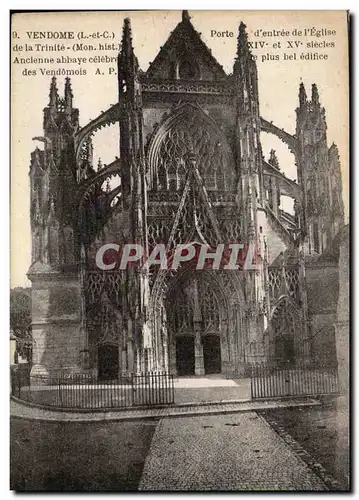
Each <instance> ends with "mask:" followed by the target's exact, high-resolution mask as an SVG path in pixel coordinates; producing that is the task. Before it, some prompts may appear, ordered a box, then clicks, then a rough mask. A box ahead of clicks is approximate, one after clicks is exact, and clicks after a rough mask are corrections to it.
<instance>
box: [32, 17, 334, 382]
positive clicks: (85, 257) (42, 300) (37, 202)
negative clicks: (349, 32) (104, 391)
mask: <svg viewBox="0 0 359 500" xmlns="http://www.w3.org/2000/svg"><path fill="white" fill-rule="evenodd" d="M56 85H57V84H56V79H55V78H53V79H52V81H51V85H50V98H49V103H48V105H47V107H46V108H45V109H44V135H43V137H38V138H36V139H37V140H40V141H42V142H43V148H42V149H39V148H36V149H35V151H34V152H33V153H32V155H31V166H30V182H31V230H32V265H31V267H30V269H29V272H28V276H29V278H30V280H31V281H32V304H33V311H32V321H33V324H32V331H33V338H34V347H33V367H32V374H33V376H35V375H38V374H49V373H53V372H58V371H62V372H77V371H83V370H85V371H88V370H90V371H92V372H94V373H97V374H98V376H99V377H100V378H111V377H116V376H117V375H119V374H128V373H133V372H138V371H145V370H169V371H170V372H172V373H175V374H196V375H203V374H205V373H214V372H221V371H222V372H224V371H228V370H238V371H241V370H244V369H245V367H246V366H247V365H248V363H250V362H253V361H255V360H258V359H260V360H271V361H275V362H278V363H290V364H291V366H294V365H295V364H296V363H302V362H305V363H309V362H310V361H311V360H312V359H313V356H314V355H315V349H314V347H313V345H314V344H313V343H314V340H313V339H315V338H318V336H317V335H316V333H317V331H319V330H320V331H321V332H322V333H321V338H325V339H326V342H327V343H328V345H329V348H331V347H330V346H333V345H335V342H334V338H332V339H331V337H330V335H331V334H330V330H331V328H332V327H333V324H334V322H335V308H336V303H334V302H335V301H334V302H333V300H332V299H329V302H328V303H327V304H324V306H323V307H321V306H320V307H319V309H318V307H317V306H316V302H317V297H316V294H315V293H314V296H312V297H308V293H309V292H310V291H311V290H312V289H313V287H314V289H315V287H317V286H318V282H319V283H320V281H318V279H319V278H320V277H322V275H323V269H322V268H321V264H320V263H318V262H317V261H318V258H319V257H320V256H321V254H323V253H325V251H326V249H327V248H328V247H329V246H330V244H331V242H332V241H333V239H334V237H335V235H336V233H337V232H338V231H339V229H340V228H341V227H342V225H343V203H342V192H341V191H342V188H341V174H340V162H339V155H338V150H337V147H336V146H335V145H334V144H333V145H332V146H331V147H330V148H329V149H328V145H327V138H326V121H325V111H324V108H323V107H322V106H321V104H320V101H319V94H318V89H317V87H316V85H315V84H313V86H312V93H311V98H310V100H309V99H308V97H307V95H306V90H305V88H304V86H303V84H300V89H299V105H298V108H297V110H296V113H297V123H296V133H295V135H291V134H289V133H287V132H286V131H284V130H283V129H280V128H278V127H277V126H275V125H274V124H273V122H272V121H267V120H266V119H264V118H263V117H262V116H261V114H260V106H259V96H258V76H257V67H256V62H255V61H254V59H253V57H252V55H251V52H250V50H249V47H248V40H247V33H246V29H245V25H244V24H243V23H242V24H241V25H240V26H239V33H238V46H237V54H236V56H235V60H234V66H233V73H232V74H230V75H227V74H226V73H225V71H224V70H223V68H222V66H221V65H220V64H219V63H218V62H217V61H216V60H215V58H214V57H213V56H212V54H211V51H210V50H209V49H208V48H207V47H206V45H205V44H204V43H203V41H202V40H201V37H200V35H199V33H197V32H196V30H195V28H194V27H193V25H192V23H191V21H190V17H189V15H188V13H187V12H186V11H184V12H183V14H182V20H181V22H179V24H178V25H177V27H176V28H175V30H174V31H173V32H172V33H171V35H170V37H169V38H168V40H167V42H166V43H165V45H164V46H163V47H162V48H161V50H160V52H159V53H158V55H157V56H156V58H155V60H154V61H153V62H152V63H151V64H150V66H149V68H148V70H147V71H146V72H143V71H141V70H140V68H139V65H138V61H137V58H136V57H135V54H134V49H133V46H132V40H131V26H130V21H129V20H128V19H126V20H125V22H124V27H123V39H122V46H121V51H120V53H119V56H118V89H119V98H118V102H117V103H116V104H115V105H112V106H111V107H110V108H109V109H108V110H106V111H105V112H102V113H101V114H100V115H99V116H98V117H97V118H96V119H94V120H92V121H91V122H90V123H88V124H87V125H85V126H84V127H80V124H79V111H78V109H76V108H75V107H74V106H73V94H72V89H71V84H70V80H69V79H68V78H67V79H66V83H65V94H64V97H63V98H62V97H59V95H58V90H57V86H56ZM113 123H118V124H119V129H120V143H119V153H118V155H119V156H118V157H116V158H115V159H114V161H113V162H112V163H111V164H109V165H102V164H101V162H99V165H98V166H94V165H93V158H92V156H93V149H92V143H91V136H92V135H93V134H94V133H96V131H97V130H98V129H100V128H101V127H103V126H106V125H109V124H113ZM261 132H266V133H270V134H274V135H275V136H277V137H279V139H280V140H282V141H283V142H284V143H285V144H286V145H287V146H288V148H289V149H290V151H291V152H292V153H293V155H294V156H295V162H296V165H297V169H298V181H297V182H295V181H293V180H290V179H288V178H287V177H286V176H285V175H284V174H283V172H282V171H281V169H280V166H279V163H278V160H277V157H276V154H275V151H274V150H272V151H271V153H270V157H269V158H267V159H266V158H264V156H263V154H262V149H261V140H260V135H261ZM282 195H285V196H290V197H292V198H293V200H294V214H289V213H287V212H285V211H284V210H282V208H281V196H282ZM114 241H116V242H118V243H126V242H131V243H133V242H136V243H139V244H141V245H143V246H144V248H145V249H146V250H147V251H149V250H150V249H151V248H152V247H153V246H154V245H155V244H156V243H164V244H165V245H166V247H167V249H173V248H174V247H175V246H176V245H178V244H181V243H188V242H193V241H196V242H200V243H204V244H207V245H208V246H209V247H212V248H215V247H216V245H217V244H218V243H226V244H228V243H238V242H240V243H246V244H250V243H253V244H254V245H255V247H256V249H257V269H255V270H247V271H246V270H241V269H239V270H223V269H220V270H212V269H210V268H206V269H204V270H198V271H196V270H195V269H192V268H191V267H188V266H187V267H183V268H179V270H177V271H174V270H172V271H171V270H169V271H167V270H164V269H157V268H158V267H159V266H156V269H152V268H151V269H146V268H142V269H140V268H136V267H133V268H131V269H129V270H125V271H121V270H119V269H114V270H113V271H101V270H100V269H98V268H96V266H94V265H93V263H94V256H95V253H96V250H97V249H98V248H99V246H101V245H102V244H104V243H108V242H114ZM318 269H319V271H318ZM327 269H328V267H326V270H327ZM336 273H337V267H336V265H333V266H332V274H328V277H329V280H331V279H332V278H333V276H334V277H335V276H336ZM308 290H309V292H308ZM312 295H313V294H312ZM323 332H324V333H323ZM317 350H320V347H319V349H317Z"/></svg>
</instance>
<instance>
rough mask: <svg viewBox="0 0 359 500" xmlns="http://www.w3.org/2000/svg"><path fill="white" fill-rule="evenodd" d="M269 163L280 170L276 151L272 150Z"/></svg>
mask: <svg viewBox="0 0 359 500" xmlns="http://www.w3.org/2000/svg"><path fill="white" fill-rule="evenodd" d="M268 163H269V165H272V167H274V168H276V169H277V170H280V168H279V161H278V158H277V155H276V152H275V150H274V149H271V150H270V153H269V160H268Z"/></svg>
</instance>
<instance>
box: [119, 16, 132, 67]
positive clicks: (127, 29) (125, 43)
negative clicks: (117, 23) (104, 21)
mask: <svg viewBox="0 0 359 500" xmlns="http://www.w3.org/2000/svg"><path fill="white" fill-rule="evenodd" d="M121 54H122V55H123V56H124V57H125V58H127V59H131V58H132V57H133V47H132V31H131V21H130V19H129V18H128V17H126V18H125V20H124V22H123V30H122V44H121Z"/></svg>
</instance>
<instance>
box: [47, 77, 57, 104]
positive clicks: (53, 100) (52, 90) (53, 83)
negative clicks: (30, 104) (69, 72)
mask: <svg viewBox="0 0 359 500" xmlns="http://www.w3.org/2000/svg"><path fill="white" fill-rule="evenodd" d="M49 97H50V102H49V106H51V107H52V108H57V101H58V98H59V96H58V94H57V87H56V77H55V76H53V77H52V78H51V84H50V94H49Z"/></svg>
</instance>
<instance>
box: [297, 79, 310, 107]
mask: <svg viewBox="0 0 359 500" xmlns="http://www.w3.org/2000/svg"><path fill="white" fill-rule="evenodd" d="M307 102H308V100H307V93H306V91H305V87H304V83H303V82H301V83H300V85H299V107H300V108H305V107H306V106H307Z"/></svg>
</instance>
